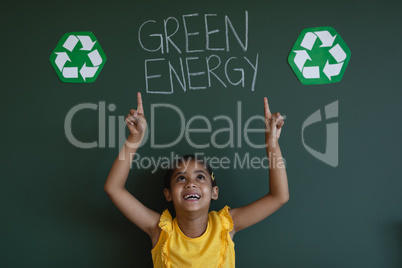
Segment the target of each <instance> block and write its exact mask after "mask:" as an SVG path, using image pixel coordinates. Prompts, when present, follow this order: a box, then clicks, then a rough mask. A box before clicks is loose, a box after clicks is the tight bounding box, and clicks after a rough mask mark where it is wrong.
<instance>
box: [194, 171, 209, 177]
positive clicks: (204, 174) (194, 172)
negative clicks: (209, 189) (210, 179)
mask: <svg viewBox="0 0 402 268" xmlns="http://www.w3.org/2000/svg"><path fill="white" fill-rule="evenodd" d="M194 173H204V175H205V176H207V173H205V172H204V171H203V170H196V171H194Z"/></svg>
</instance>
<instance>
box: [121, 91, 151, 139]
mask: <svg viewBox="0 0 402 268" xmlns="http://www.w3.org/2000/svg"><path fill="white" fill-rule="evenodd" d="M125 121H126V125H127V127H128V129H129V130H130V137H131V139H130V138H129V139H130V142H134V143H138V142H139V143H140V142H141V141H142V139H143V138H144V135H145V131H146V129H147V121H146V120H145V116H144V109H143V107H142V98H141V93H140V92H138V93H137V110H134V109H131V110H130V113H129V114H128V115H127V116H126V119H125Z"/></svg>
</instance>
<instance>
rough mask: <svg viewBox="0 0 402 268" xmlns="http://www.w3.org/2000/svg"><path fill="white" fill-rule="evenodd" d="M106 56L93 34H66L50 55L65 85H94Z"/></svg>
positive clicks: (51, 61)
mask: <svg viewBox="0 0 402 268" xmlns="http://www.w3.org/2000/svg"><path fill="white" fill-rule="evenodd" d="M105 62H106V55H105V53H104V52H103V50H102V48H101V46H100V44H99V42H98V41H97V39H96V37H95V35H94V34H93V33H92V32H72V33H66V34H64V35H63V37H62V38H61V39H60V41H59V43H58V44H57V46H56V48H55V49H54V51H53V52H52V54H51V55H50V63H51V64H52V66H53V68H54V70H55V71H56V73H57V76H58V77H59V78H60V80H61V81H62V82H65V83H92V82H94V81H95V80H96V78H97V77H98V75H99V73H100V71H101V70H102V68H103V65H104V64H105Z"/></svg>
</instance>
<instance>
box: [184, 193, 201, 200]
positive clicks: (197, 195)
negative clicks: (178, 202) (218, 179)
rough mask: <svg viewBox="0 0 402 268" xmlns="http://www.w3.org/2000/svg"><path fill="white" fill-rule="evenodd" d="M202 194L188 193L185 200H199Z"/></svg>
mask: <svg viewBox="0 0 402 268" xmlns="http://www.w3.org/2000/svg"><path fill="white" fill-rule="evenodd" d="M200 198H201V196H200V195H199V194H187V195H185V196H184V200H198V199H200Z"/></svg>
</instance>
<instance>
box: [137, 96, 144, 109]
mask: <svg viewBox="0 0 402 268" xmlns="http://www.w3.org/2000/svg"><path fill="white" fill-rule="evenodd" d="M137 112H138V113H140V114H144V108H143V107H142V98H141V93H140V92H138V93H137Z"/></svg>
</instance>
